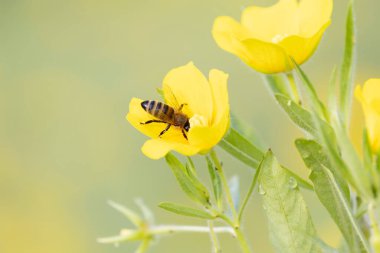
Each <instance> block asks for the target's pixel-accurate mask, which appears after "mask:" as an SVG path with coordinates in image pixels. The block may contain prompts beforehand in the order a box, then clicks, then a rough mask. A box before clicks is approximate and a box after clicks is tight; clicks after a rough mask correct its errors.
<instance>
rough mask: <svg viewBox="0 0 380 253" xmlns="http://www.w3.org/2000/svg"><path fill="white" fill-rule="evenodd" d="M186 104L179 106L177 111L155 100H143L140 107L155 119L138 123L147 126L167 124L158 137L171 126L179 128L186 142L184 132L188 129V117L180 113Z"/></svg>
mask: <svg viewBox="0 0 380 253" xmlns="http://www.w3.org/2000/svg"><path fill="white" fill-rule="evenodd" d="M185 105H186V104H181V105H180V106H179V108H178V109H175V108H173V107H171V106H169V105H167V104H165V103H162V102H159V101H156V100H145V101H143V102H141V107H142V108H143V109H144V110H145V111H146V112H147V113H149V114H150V115H152V116H154V117H155V118H157V119H153V120H148V121H146V122H140V124H142V125H147V124H151V123H164V124H167V126H166V128H165V129H164V130H162V131H161V133H160V134H159V135H158V137H161V136H162V135H163V134H164V133H166V132H167V131H168V130H169V129H170V127H171V126H176V127H179V128H180V129H181V131H182V134H183V137H185V139H186V140H187V135H186V132H188V131H189V129H190V122H189V117H188V116H187V115H186V114H184V113H183V112H181V111H182V108H183V106H185Z"/></svg>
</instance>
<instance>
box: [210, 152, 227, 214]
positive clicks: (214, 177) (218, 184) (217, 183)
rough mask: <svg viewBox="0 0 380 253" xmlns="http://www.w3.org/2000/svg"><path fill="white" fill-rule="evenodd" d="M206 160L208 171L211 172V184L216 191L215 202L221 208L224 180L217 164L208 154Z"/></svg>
mask: <svg viewBox="0 0 380 253" xmlns="http://www.w3.org/2000/svg"><path fill="white" fill-rule="evenodd" d="M206 161H207V167H208V172H209V174H210V178H211V184H212V189H213V192H214V197H215V202H216V203H217V206H218V207H219V208H221V207H222V195H223V191H222V181H221V179H220V176H219V173H217V172H216V169H215V166H214V164H213V163H212V161H211V160H210V158H209V157H208V156H206Z"/></svg>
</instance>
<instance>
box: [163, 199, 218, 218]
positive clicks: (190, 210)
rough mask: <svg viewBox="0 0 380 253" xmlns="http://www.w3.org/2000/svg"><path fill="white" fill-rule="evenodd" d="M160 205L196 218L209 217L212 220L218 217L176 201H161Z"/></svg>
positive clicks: (167, 209)
mask: <svg viewBox="0 0 380 253" xmlns="http://www.w3.org/2000/svg"><path fill="white" fill-rule="evenodd" d="M158 206H159V207H161V208H162V209H165V210H166V211H169V212H172V213H176V214H179V215H184V216H190V217H196V218H201V219H207V220H212V219H215V218H216V216H213V215H211V214H210V213H208V212H206V211H203V210H199V209H195V208H192V207H187V206H183V205H178V204H175V203H170V202H163V203H160V204H159V205H158Z"/></svg>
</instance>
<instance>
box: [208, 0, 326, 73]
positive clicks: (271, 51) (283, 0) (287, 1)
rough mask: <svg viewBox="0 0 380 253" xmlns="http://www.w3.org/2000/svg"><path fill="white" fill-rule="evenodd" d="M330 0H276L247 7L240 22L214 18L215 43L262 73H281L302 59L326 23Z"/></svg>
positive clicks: (310, 49)
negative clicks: (276, 0)
mask: <svg viewBox="0 0 380 253" xmlns="http://www.w3.org/2000/svg"><path fill="white" fill-rule="evenodd" d="M332 6H333V3H332V0H300V1H298V0H279V1H278V2H277V3H276V4H274V5H272V6H269V7H258V6H251V7H248V8H246V9H245V10H244V11H243V13H242V16H241V24H240V23H238V22H236V21H235V20H234V19H232V18H229V17H218V18H217V19H216V20H215V22H214V27H213V30H212V33H213V36H214V39H215V41H216V42H217V44H218V45H219V46H220V47H221V48H222V49H224V50H226V51H228V52H230V53H233V54H235V55H237V56H238V57H239V58H240V59H242V60H243V61H244V62H245V63H246V64H248V65H249V66H251V67H252V68H254V69H256V70H257V71H259V72H263V73H266V74H272V73H278V72H285V71H289V70H291V69H292V68H293V67H294V66H292V65H293V64H291V61H289V57H288V56H292V57H293V58H294V59H295V60H296V62H297V63H298V64H301V63H303V62H304V61H306V60H307V59H308V58H309V57H310V56H311V55H312V54H313V53H314V51H315V49H316V48H317V45H318V43H319V42H320V39H321V37H322V35H323V33H324V31H325V30H326V28H327V27H328V25H329V24H330V16H331V12H332Z"/></svg>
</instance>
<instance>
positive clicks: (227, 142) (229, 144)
mask: <svg viewBox="0 0 380 253" xmlns="http://www.w3.org/2000/svg"><path fill="white" fill-rule="evenodd" d="M219 146H220V147H221V148H223V149H224V150H225V151H226V152H227V153H229V154H230V155H232V156H233V157H235V158H236V159H238V160H239V161H241V162H242V163H244V164H246V165H248V166H249V167H251V168H253V169H257V167H258V165H259V163H260V162H261V161H262V159H263V157H264V153H263V152H262V151H261V150H260V149H259V148H257V147H256V146H255V145H253V144H252V143H251V142H250V141H248V140H247V139H246V138H245V137H244V136H243V135H241V134H240V133H239V132H238V131H236V130H235V129H233V128H230V131H229V133H228V134H227V136H225V137H224V138H223V139H222V140H221V141H220V142H219ZM284 169H285V170H286V171H287V172H288V173H289V174H290V175H291V176H293V177H294V178H296V179H297V181H298V183H299V184H300V186H302V187H304V188H305V189H309V190H312V189H313V186H312V185H310V184H309V183H308V182H307V181H305V180H304V179H302V178H301V177H299V176H298V175H296V174H294V172H292V171H291V170H289V169H287V168H285V167H284Z"/></svg>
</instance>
